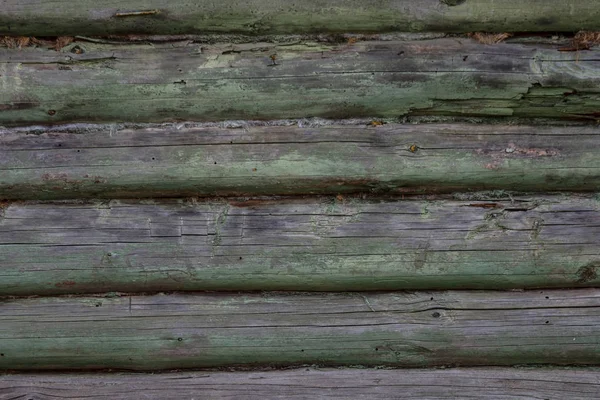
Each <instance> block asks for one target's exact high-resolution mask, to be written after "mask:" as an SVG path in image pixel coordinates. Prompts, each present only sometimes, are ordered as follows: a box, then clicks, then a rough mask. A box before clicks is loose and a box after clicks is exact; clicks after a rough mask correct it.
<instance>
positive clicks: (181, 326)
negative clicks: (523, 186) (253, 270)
mask: <svg viewBox="0 0 600 400" xmlns="http://www.w3.org/2000/svg"><path fill="white" fill-rule="evenodd" d="M599 308H600V290H598V289H581V290H562V291H530V292H497V291H496V292H494V291H481V292H478V291H465V292H459V291H451V292H429V293H428V292H414V293H406V292H397V293H385V294H379V293H339V294H335V293H326V294H323V293H320V294H317V293H313V294H294V293H285V294H268V293H265V294H260V293H258V294H193V295H182V294H169V295H154V296H123V297H108V298H107V297H101V296H99V297H80V298H77V297H40V298H30V299H4V300H3V301H2V302H1V303H0V354H1V355H0V369H5V370H43V369H52V370H60V369H98V368H119V369H132V370H158V369H172V368H200V367H219V366H231V365H245V366H254V365H271V366H278V365H286V366H289V365H294V364H319V365H357V364H361V365H390V366H405V367H424V366H440V365H460V366H480V365H486V366H494V365H497V366H507V365H515V364H525V363H526V364H553V365H562V364H581V365H588V364H598V363H599V362H600V314H599V313H598V309H599Z"/></svg>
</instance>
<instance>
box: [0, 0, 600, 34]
mask: <svg viewBox="0 0 600 400" xmlns="http://www.w3.org/2000/svg"><path fill="white" fill-rule="evenodd" d="M0 6H1V8H2V16H1V17H0V34H3V35H39V36H53V35H86V34H90V35H106V34H107V33H160V34H177V33H194V32H196V33H206V32H217V33H220V32H238V33H246V34H256V33H259V34H260V33H271V34H273V33H307V32H377V31H427V30H430V31H431V30H438V31H450V32H471V31H476V30H485V31H496V32H505V31H518V32H523V31H538V32H539V31H542V32H548V31H553V32H554V31H568V32H573V31H577V30H580V29H591V30H594V29H600V23H599V20H600V11H599V10H598V7H597V4H596V2H595V1H594V0H545V1H537V0H503V1H501V2H498V1H494V0H466V1H465V0H381V1H367V2H365V1H360V0H342V1H340V0H303V1H298V2H292V3H291V2H289V1H285V0H252V1H240V0H222V1H220V2H207V1H196V2H183V1H171V2H165V1H161V0H127V1H121V2H118V3H115V2H114V1H108V0H95V1H92V0H80V1H78V2H77V6H76V7H75V6H74V5H73V2H71V1H68V0H58V1H52V2H48V1H44V0H2V1H1V2H0Z"/></svg>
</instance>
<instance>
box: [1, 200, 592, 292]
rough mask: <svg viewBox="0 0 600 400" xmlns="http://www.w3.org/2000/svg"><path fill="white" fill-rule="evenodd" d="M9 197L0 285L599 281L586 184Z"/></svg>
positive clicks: (242, 286)
mask: <svg viewBox="0 0 600 400" xmlns="http://www.w3.org/2000/svg"><path fill="white" fill-rule="evenodd" d="M473 196H474V198H477V199H482V200H474V199H473V198H471V199H464V200H434V199H429V200H404V201H402V200H378V199H366V200H362V199H360V198H354V197H345V198H318V199H287V200H285V199H279V200H264V199H263V200H249V201H245V200H229V201H215V200H209V201H206V202H202V201H198V200H195V199H189V200H187V201H184V200H181V201H176V200H169V201H160V202H154V201H142V202H138V201H121V202H119V201H106V202H100V203H83V202H81V201H76V202H61V203H43V204H36V203H9V204H6V205H5V206H4V210H3V214H2V217H0V295H22V296H26V295H33V294H40V295H52V294H68V293H94V292H104V291H121V292H144V291H164V290H167V291H171V290H186V291H189V290H228V291H231V290H306V291H356V290H404V289H520V288H539V287H546V288H548V287H554V288H562V287H584V286H598V284H600V278H599V277H598V268H599V267H600V257H599V256H598V245H599V243H598V237H599V235H598V232H599V228H598V227H599V226H600V211H599V204H600V203H599V202H598V199H597V198H596V197H588V198H583V197H574V196H550V197H514V198H513V199H512V201H511V200H510V198H509V197H508V196H503V199H501V200H498V199H497V198H496V199H494V197H489V196H488V197H487V198H486V197H484V196H483V195H481V194H476V195H473Z"/></svg>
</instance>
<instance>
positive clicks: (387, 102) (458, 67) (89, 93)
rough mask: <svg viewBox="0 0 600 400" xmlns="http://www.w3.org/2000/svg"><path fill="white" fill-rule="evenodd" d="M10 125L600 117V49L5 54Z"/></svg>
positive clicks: (306, 47)
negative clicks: (427, 116)
mask: <svg viewBox="0 0 600 400" xmlns="http://www.w3.org/2000/svg"><path fill="white" fill-rule="evenodd" d="M0 75H2V79H0V93H1V96H0V125H19V124H31V123H46V124H50V123H59V122H72V121H84V122H93V121H97V122H101V121H107V122H114V121H131V122H164V121H180V120H195V121H215V120H235V119H246V120H247V119H258V120H264V119H282V118H283V119H285V118H304V117H322V118H332V119H335V118H360V117H366V118H371V117H377V118H398V117H403V116H411V115H442V116H488V117H544V118H562V119H586V120H588V119H589V120H595V119H597V118H598V110H599V109H600V49H594V50H589V51H584V52H560V51H558V46H557V45H549V44H535V43H533V44H518V43H513V44H509V43H504V44H502V43H501V44H497V45H484V44H481V43H478V42H476V41H474V40H471V39H468V38H445V39H432V40H419V41H401V40H391V41H364V42H357V43H353V42H352V41H350V42H349V43H341V44H334V43H319V42H304V41H300V42H297V43H284V44H280V45H277V44H272V43H251V44H239V45H236V44H217V45H210V44H199V43H194V42H193V41H192V42H190V41H184V42H175V43H141V44H140V43H133V44H124V43H118V44H110V43H109V44H99V43H89V42H75V43H71V44H70V45H69V46H67V47H65V48H63V49H62V51H60V52H58V51H56V50H54V49H40V48H26V49H1V50H0Z"/></svg>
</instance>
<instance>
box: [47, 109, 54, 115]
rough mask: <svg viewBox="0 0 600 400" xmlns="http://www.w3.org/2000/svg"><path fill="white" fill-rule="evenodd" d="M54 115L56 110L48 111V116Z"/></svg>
mask: <svg viewBox="0 0 600 400" xmlns="http://www.w3.org/2000/svg"><path fill="white" fill-rule="evenodd" d="M55 114H56V110H48V115H55Z"/></svg>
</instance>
